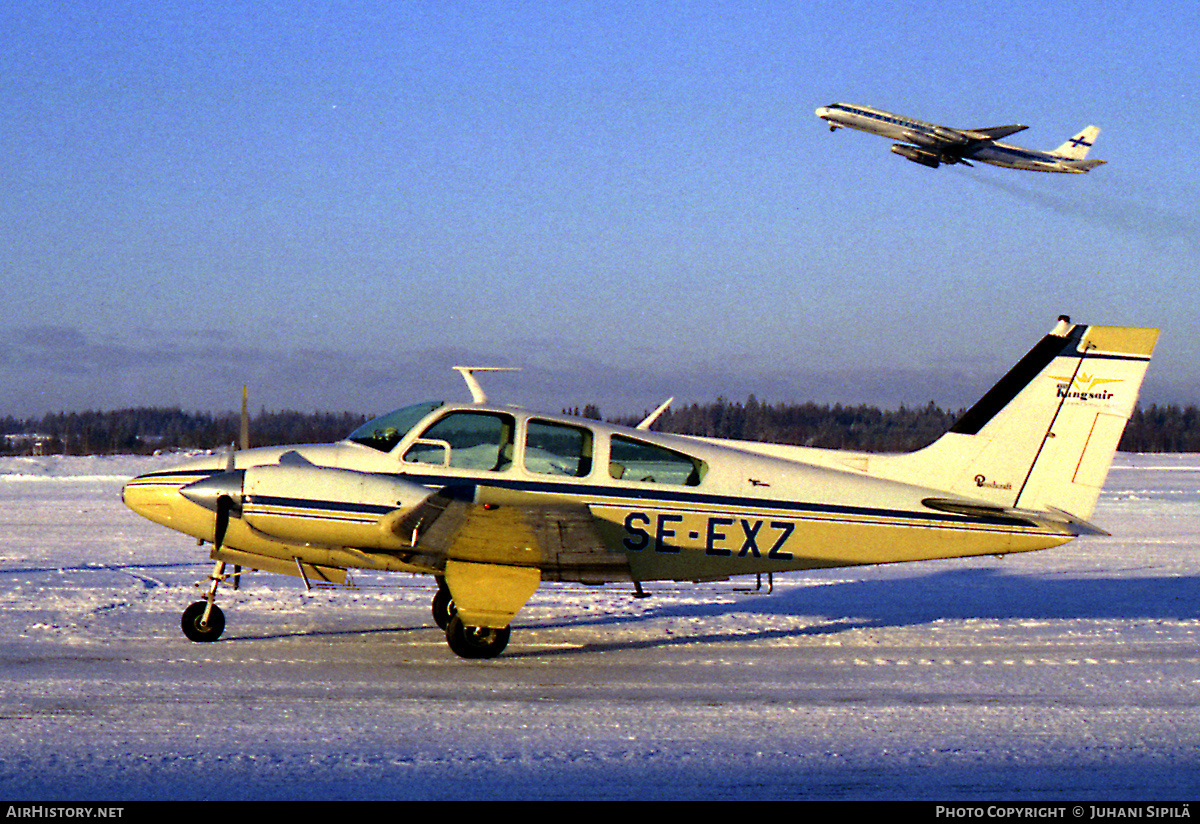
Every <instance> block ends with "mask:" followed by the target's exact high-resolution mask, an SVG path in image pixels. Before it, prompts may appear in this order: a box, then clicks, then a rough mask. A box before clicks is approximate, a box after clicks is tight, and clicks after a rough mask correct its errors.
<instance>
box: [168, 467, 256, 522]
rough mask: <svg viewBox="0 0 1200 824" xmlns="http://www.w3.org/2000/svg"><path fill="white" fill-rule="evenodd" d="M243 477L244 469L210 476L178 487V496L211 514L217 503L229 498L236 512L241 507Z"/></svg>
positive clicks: (244, 474)
mask: <svg viewBox="0 0 1200 824" xmlns="http://www.w3.org/2000/svg"><path fill="white" fill-rule="evenodd" d="M245 476H246V470H244V469H235V470H233V471H231V472H221V473H218V474H216V475H210V476H209V477H207V478H204V479H203V480H199V481H195V482H194V483H190V484H188V485H187V486H183V487H180V489H179V494H180V495H182V496H183V497H185V498H187V499H188V500H189V501H191V502H192V503H194V504H199V505H200V506H202V507H204V508H205V509H207V510H210V511H212V512H216V511H217V505H218V501H220V499H221V498H229V499H230V500H232V501H233V504H234V508H235V510H237V509H240V508H241V505H242V481H243V480H244V479H245Z"/></svg>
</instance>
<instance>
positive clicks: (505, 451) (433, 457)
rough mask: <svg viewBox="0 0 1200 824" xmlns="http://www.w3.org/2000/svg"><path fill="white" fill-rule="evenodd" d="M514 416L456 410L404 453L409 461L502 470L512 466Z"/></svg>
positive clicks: (423, 434)
mask: <svg viewBox="0 0 1200 824" xmlns="http://www.w3.org/2000/svg"><path fill="white" fill-rule="evenodd" d="M514 429H515V427H514V425H513V419H512V418H510V417H509V416H508V415H499V414H495V413H491V412H452V413H451V414H449V415H447V416H446V417H444V418H442V419H441V420H440V421H437V422H436V423H434V424H433V425H432V426H430V427H429V428H428V429H426V430H425V431H424V432H422V433H421V437H419V438H417V440H416V441H415V442H414V443H413V445H412V446H410V447H409V448H408V451H407V452H405V453H404V460H405V461H406V462H408V463H421V464H433V465H434V466H450V467H455V468H458V469H478V470H484V471H488V472H499V471H502V470H505V469H508V468H509V467H510V466H512V454H513V430H514Z"/></svg>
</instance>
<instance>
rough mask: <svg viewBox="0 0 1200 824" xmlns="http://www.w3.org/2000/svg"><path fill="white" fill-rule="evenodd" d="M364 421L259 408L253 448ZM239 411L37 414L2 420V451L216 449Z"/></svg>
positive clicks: (314, 437)
mask: <svg viewBox="0 0 1200 824" xmlns="http://www.w3.org/2000/svg"><path fill="white" fill-rule="evenodd" d="M367 420H368V417H367V416H365V415H360V414H355V413H351V412H340V413H332V412H311V413H306V412H296V411H291V410H284V411H282V412H267V411H261V412H259V413H258V414H257V415H251V416H250V435H251V441H252V442H251V446H277V445H281V444H289V443H328V442H330V441H336V440H339V439H340V438H344V437H346V435H347V434H349V433H350V432H352V431H353V430H355V429H357V428H358V427H359V426H361V425H362V424H363V423H365V422H366V421H367ZM240 432H241V414H240V413H233V412H227V413H213V412H185V411H183V410H181V409H162V408H139V409H117V410H113V411H111V412H90V411H89V412H57V413H51V414H47V415H44V416H42V417H41V418H25V419H20V418H14V417H12V416H9V417H5V418H0V434H3V435H4V438H3V444H2V445H0V452H3V453H4V454H9V455H13V454H29V453H30V452H31V451H33V450H34V449H37V450H38V451H40V452H42V453H44V454H48V455H56V454H65V455H105V454H148V453H151V452H154V451H157V450H167V449H214V448H217V447H221V446H225V445H227V444H230V443H233V442H235V441H237V440H238V438H239V433H240Z"/></svg>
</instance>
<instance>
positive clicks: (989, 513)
mask: <svg viewBox="0 0 1200 824" xmlns="http://www.w3.org/2000/svg"><path fill="white" fill-rule="evenodd" d="M921 503H923V504H925V506H927V507H929V508H930V509H936V510H938V511H939V512H952V513H954V514H955V515H969V516H971V517H974V518H1001V519H1004V520H1006V521H1015V522H1018V523H1025V524H1028V525H1029V526H1040V527H1050V528H1052V529H1055V530H1059V531H1062V532H1063V533H1064V534H1067V535H1111V534H1112V533H1110V532H1106V531H1105V530H1103V529H1101V528H1100V527H1098V526H1096V525H1095V524H1093V523H1090V522H1089V521H1085V520H1084V519H1083V518H1077V517H1075V516H1074V515H1072V514H1071V513H1070V512H1064V511H1063V510H1061V509H1056V508H1055V507H1048V508H1047V509H1046V510H1044V511H1037V510H1031V509H1017V508H1015V507H1005V506H992V505H990V504H983V503H975V502H973V501H963V500H958V499H955V498H926V499H925V500H923V501H921Z"/></svg>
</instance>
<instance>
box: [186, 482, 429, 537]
mask: <svg viewBox="0 0 1200 824" xmlns="http://www.w3.org/2000/svg"><path fill="white" fill-rule="evenodd" d="M179 492H180V494H181V495H183V496H184V497H185V498H187V499H188V500H190V501H192V502H194V503H197V504H200V505H201V506H203V507H205V508H206V509H210V510H212V511H213V512H215V513H216V514H217V536H218V540H217V543H218V544H219V543H220V537H221V536H222V535H223V534H224V532H225V529H226V528H227V527H228V519H229V518H230V517H234V518H240V519H242V521H244V522H245V523H246V525H248V526H250V527H251V528H253V529H255V530H256V531H258V532H260V533H263V534H265V535H267V536H270V537H272V538H277V539H280V540H284V541H293V542H299V543H304V544H310V545H318V546H346V547H357V548H360V549H395V548H397V547H400V546H407V545H409V536H407V535H401V534H400V531H402V530H400V528H399V525H400V524H401V522H402V521H403V519H404V516H405V515H407V514H409V513H412V512H413V511H414V510H416V508H417V507H419V506H420V505H421V504H422V503H424V502H425V501H426V499H428V498H429V497H430V496H431V495H433V494H434V492H433V491H432V490H430V489H428V488H426V487H424V486H421V485H420V484H415V483H412V482H411V481H406V480H404V479H402V478H398V477H395V476H392V475H377V474H373V473H367V472H355V471H353V470H349V469H333V468H330V467H322V466H313V465H295V466H290V465H282V464H281V465H270V466H252V467H248V468H246V469H238V470H233V471H229V472H222V473H219V474H217V475H213V476H211V477H209V478H205V479H204V480H201V481H197V482H195V483H192V484H189V485H187V486H185V487H183V488H182V489H180V490H179ZM223 520H224V523H222V521H223Z"/></svg>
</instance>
